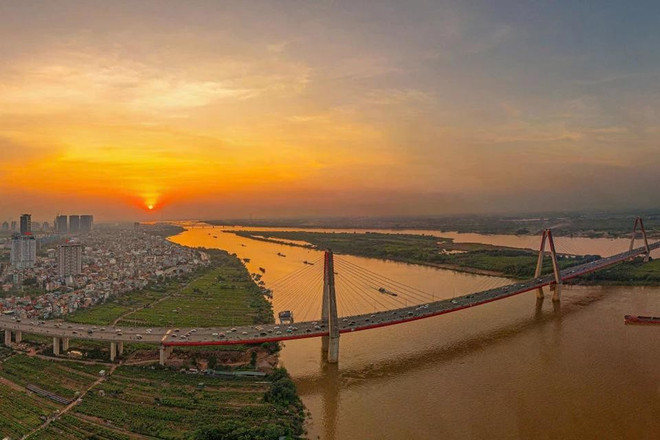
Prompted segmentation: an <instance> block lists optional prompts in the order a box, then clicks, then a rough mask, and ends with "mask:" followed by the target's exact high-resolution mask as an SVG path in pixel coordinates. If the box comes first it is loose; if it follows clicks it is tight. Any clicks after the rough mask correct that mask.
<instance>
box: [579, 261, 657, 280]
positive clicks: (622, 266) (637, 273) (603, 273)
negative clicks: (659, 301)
mask: <svg viewBox="0 0 660 440" xmlns="http://www.w3.org/2000/svg"><path fill="white" fill-rule="evenodd" d="M580 282H582V283H587V284H591V283H593V284H603V283H605V284H618V285H623V286H631V285H637V286H641V285H658V284H660V260H651V261H649V262H648V263H644V262H643V261H642V260H641V259H636V260H635V261H624V262H623V263H619V264H617V265H616V266H612V267H610V268H607V269H603V270H599V271H598V272H594V273H591V274H589V275H585V276H583V277H580Z"/></svg>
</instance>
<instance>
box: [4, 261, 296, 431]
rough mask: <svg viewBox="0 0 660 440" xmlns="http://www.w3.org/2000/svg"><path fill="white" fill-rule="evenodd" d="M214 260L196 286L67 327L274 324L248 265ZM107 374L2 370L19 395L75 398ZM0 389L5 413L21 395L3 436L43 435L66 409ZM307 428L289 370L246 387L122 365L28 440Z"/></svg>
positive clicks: (57, 368)
mask: <svg viewBox="0 0 660 440" xmlns="http://www.w3.org/2000/svg"><path fill="white" fill-rule="evenodd" d="M208 252H209V254H211V256H212V261H213V264H212V265H211V267H209V268H206V269H204V270H202V271H200V272H198V273H197V274H195V276H194V277H191V280H188V281H186V282H180V283H177V282H172V283H169V284H168V285H166V286H165V285H163V286H157V287H155V288H151V289H145V290H143V291H138V292H132V293H130V294H127V295H122V296H121V297H118V298H115V299H113V300H112V301H108V302H107V303H105V304H100V305H97V306H95V307H93V308H91V309H88V310H81V311H79V312H78V313H76V314H75V315H72V316H71V317H70V320H71V321H73V322H81V323H82V322H84V323H89V324H96V325H108V324H109V323H111V322H113V321H114V320H115V319H117V318H119V317H121V316H123V315H124V314H126V313H127V312H134V313H131V314H130V315H129V316H127V317H126V318H125V319H122V320H120V321H119V323H120V324H122V323H123V324H125V323H127V322H130V323H131V324H135V323H136V322H137V323H140V324H141V325H145V326H159V325H173V326H182V327H183V326H189V325H190V326H203V325H205V326H220V325H231V324H232V323H234V324H236V325H239V324H249V323H250V324H251V323H266V322H273V315H272V309H271V306H270V303H269V302H268V301H266V299H265V298H264V297H263V295H262V294H261V290H260V288H259V287H258V286H257V285H256V284H255V283H254V282H253V281H252V279H251V278H250V275H249V274H248V272H247V270H246V269H245V267H244V266H243V264H242V263H241V262H240V261H239V260H238V259H237V258H236V257H235V256H231V255H229V254H228V253H226V252H224V251H215V250H210V251H208ZM159 300H161V301H160V302H159ZM28 336H29V335H26V339H27V337H28ZM35 342H37V343H41V342H44V341H42V340H41V339H38V340H35ZM45 342H48V341H47V340H46V341H45ZM133 345H135V347H138V346H139V344H127V347H126V351H129V350H130V348H129V347H130V346H133ZM71 346H72V347H82V348H85V349H87V350H92V351H95V350H98V351H101V350H103V349H105V348H107V347H104V344H101V343H97V342H94V341H76V340H72V341H71ZM149 348H153V347H151V346H150V347H149ZM232 350H240V347H232ZM2 353H4V352H0V354H2ZM199 356H201V357H204V354H203V353H200V354H199ZM195 357H196V356H192V358H193V359H194V358H195ZM218 368H219V369H223V368H225V367H223V366H222V365H219V366H218ZM101 369H106V370H107V368H106V367H104V366H102V365H87V364H83V363H77V362H72V361H49V360H46V359H41V358H37V357H28V356H26V355H22V354H21V355H16V356H13V357H9V358H7V359H6V360H5V361H4V362H3V363H2V364H0V377H2V378H5V379H7V380H8V381H10V382H13V383H14V384H15V385H16V386H18V387H25V386H26V385H27V384H34V385H37V386H39V387H41V388H43V389H45V390H47V391H50V392H53V393H55V394H58V395H60V396H62V397H65V398H70V399H72V398H75V397H76V396H77V395H78V393H81V392H83V391H84V390H86V389H87V388H88V387H89V386H90V385H91V384H93V383H94V382H95V381H96V380H97V379H98V378H99V374H98V373H99V371H100V370H101ZM0 385H2V384H0ZM0 390H1V392H3V393H5V394H2V395H0V398H1V399H2V400H1V401H2V403H3V409H4V408H5V406H4V405H5V396H6V397H7V398H11V396H12V394H9V393H11V392H13V393H19V394H20V396H19V397H20V398H16V399H13V402H12V405H16V408H14V406H8V408H10V410H11V411H12V414H13V415H12V417H6V418H4V419H3V420H2V423H3V425H0V434H2V435H10V436H11V437H12V438H14V437H20V436H22V435H24V434H25V433H27V432H30V430H31V429H34V428H35V427H38V426H39V425H40V424H41V423H42V416H49V415H52V413H53V411H55V410H57V409H58V408H59V409H61V405H58V404H55V403H52V402H51V401H50V400H47V399H45V398H42V397H37V396H35V395H31V394H28V393H21V392H20V391H17V390H11V389H10V388H7V389H5V388H0ZM14 402H15V403H14ZM303 422H304V413H303V406H302V403H301V402H300V399H299V398H298V396H297V394H296V391H295V387H294V385H293V382H292V381H291V379H290V378H289V376H288V375H287V374H286V372H284V371H283V370H276V371H275V372H274V373H273V374H272V375H271V376H268V377H266V378H246V377H225V376H222V377H220V376H218V377H213V376H206V375H187V374H184V373H180V372H176V371H174V370H170V369H161V368H154V367H146V368H144V367H131V366H119V367H118V368H117V369H116V370H115V371H114V373H113V374H112V375H111V376H109V377H108V378H107V379H106V380H105V381H103V382H101V383H99V384H98V385H96V386H95V387H94V388H93V389H92V390H91V391H90V392H89V393H88V394H87V395H85V396H84V397H83V399H82V401H81V402H80V403H79V404H78V405H77V406H75V407H74V409H73V410H72V411H71V412H69V413H67V414H66V415H63V416H62V417H60V418H58V419H57V420H54V421H53V422H52V423H50V424H49V425H48V426H47V427H46V428H45V429H43V430H39V431H38V432H36V433H35V434H33V435H32V436H30V437H29V438H31V439H64V440H66V439H92V438H93V439H121V440H124V439H134V438H142V437H140V435H143V436H148V438H164V439H186V440H188V439H190V440H193V439H194V440H212V439H228V440H231V439H235V440H239V439H240V440H257V439H259V440H261V439H279V438H280V437H285V438H291V439H294V438H299V437H300V435H302V433H303Z"/></svg>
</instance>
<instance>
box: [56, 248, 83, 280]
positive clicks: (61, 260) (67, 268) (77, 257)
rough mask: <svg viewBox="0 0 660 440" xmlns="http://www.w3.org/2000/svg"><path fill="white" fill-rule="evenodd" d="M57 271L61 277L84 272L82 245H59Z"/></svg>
mask: <svg viewBox="0 0 660 440" xmlns="http://www.w3.org/2000/svg"><path fill="white" fill-rule="evenodd" d="M57 257H58V258H57V272H58V274H59V276H61V277H67V276H70V275H80V274H81V273H82V245H81V244H80V243H66V244H61V245H59V246H58V247H57Z"/></svg>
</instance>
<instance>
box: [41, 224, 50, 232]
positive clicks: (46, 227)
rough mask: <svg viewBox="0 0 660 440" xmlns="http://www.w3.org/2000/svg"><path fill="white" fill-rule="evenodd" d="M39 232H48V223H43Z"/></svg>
mask: <svg viewBox="0 0 660 440" xmlns="http://www.w3.org/2000/svg"><path fill="white" fill-rule="evenodd" d="M41 230H42V231H49V230H50V223H48V222H43V224H42V225H41Z"/></svg>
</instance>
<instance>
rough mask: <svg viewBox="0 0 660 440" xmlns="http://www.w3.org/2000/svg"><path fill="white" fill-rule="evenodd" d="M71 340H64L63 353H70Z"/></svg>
mask: <svg viewBox="0 0 660 440" xmlns="http://www.w3.org/2000/svg"><path fill="white" fill-rule="evenodd" d="M69 341H70V339H69V338H62V351H65V352H66V351H69V344H70V342H69Z"/></svg>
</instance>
